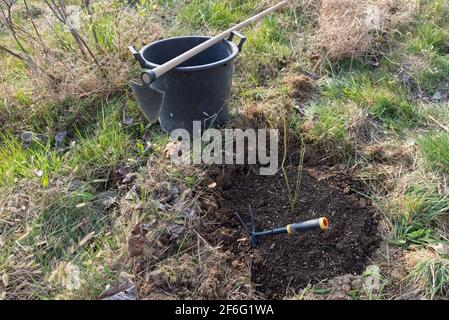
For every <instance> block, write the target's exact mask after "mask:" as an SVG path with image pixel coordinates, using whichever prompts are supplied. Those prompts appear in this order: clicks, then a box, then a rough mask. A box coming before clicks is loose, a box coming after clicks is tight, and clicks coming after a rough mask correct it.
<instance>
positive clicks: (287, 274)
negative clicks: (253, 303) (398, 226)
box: [206, 151, 380, 298]
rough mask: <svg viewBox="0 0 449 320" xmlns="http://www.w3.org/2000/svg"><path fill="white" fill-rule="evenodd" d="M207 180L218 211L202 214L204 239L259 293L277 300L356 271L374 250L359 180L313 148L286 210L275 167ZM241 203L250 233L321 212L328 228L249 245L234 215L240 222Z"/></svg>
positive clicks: (291, 171)
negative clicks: (243, 271)
mask: <svg viewBox="0 0 449 320" xmlns="http://www.w3.org/2000/svg"><path fill="white" fill-rule="evenodd" d="M295 158H296V159H295ZM287 162H288V163H289V165H288V166H286V169H287V175H288V177H289V181H290V184H291V185H292V188H294V184H295V181H296V180H295V179H296V176H297V169H296V168H297V163H298V156H297V155H293V156H292V157H291V158H290V159H288V161H287ZM215 178H216V180H217V181H220V185H219V190H220V196H219V200H218V203H219V208H218V209H217V210H216V212H215V217H212V216H209V218H208V219H209V221H208V222H207V223H206V237H207V239H208V240H209V241H210V242H212V243H214V244H221V245H222V246H223V249H224V250H225V251H226V250H227V251H230V252H232V253H233V254H234V255H235V256H236V260H237V261H244V262H246V263H248V264H249V265H250V266H251V280H252V281H253V283H254V285H255V286H256V288H257V289H258V291H259V293H260V294H261V295H262V297H266V298H282V297H284V296H285V294H286V293H287V292H290V293H291V290H293V291H294V292H298V290H300V289H301V288H304V287H306V286H307V285H308V284H309V283H310V284H314V283H317V282H319V281H321V280H325V279H330V278H333V277H335V276H339V275H344V274H348V273H349V274H359V273H361V272H363V271H364V269H365V267H366V265H367V264H369V263H368V258H369V257H370V256H371V254H372V253H373V252H374V250H375V249H376V248H377V247H378V244H379V241H380V237H379V236H378V233H377V222H376V219H375V218H374V208H373V206H372V204H371V202H370V201H369V200H368V199H366V198H364V197H363V196H362V195H361V193H360V192H362V191H363V186H362V184H361V183H360V182H359V181H357V180H355V179H354V178H352V177H351V176H350V175H349V174H348V172H347V170H346V168H345V166H343V165H332V164H323V163H322V161H320V156H319V155H318V153H315V152H312V151H308V152H307V153H306V156H305V159H304V163H303V171H302V182H301V187H300V193H299V202H298V205H297V208H296V209H295V210H293V211H292V212H290V209H289V207H290V202H289V199H288V194H287V191H286V188H285V179H284V178H283V176H282V174H281V172H279V173H278V174H276V175H274V176H261V175H258V172H257V171H256V170H254V168H252V167H234V168H232V169H226V171H225V173H224V174H223V173H222V174H220V176H218V175H217V176H216V177H215ZM249 205H251V207H252V209H253V211H254V215H255V223H256V229H257V230H262V229H266V228H273V227H278V226H285V225H287V224H289V223H293V222H300V221H304V220H307V219H313V218H318V217H321V216H326V217H328V218H329V221H330V229H329V230H328V231H326V232H320V231H317V232H308V233H304V234H295V235H290V236H289V235H278V236H275V237H272V238H265V239H262V240H261V241H260V243H259V246H258V247H257V248H253V247H251V245H250V244H249V239H248V234H247V233H246V231H245V229H244V228H242V226H241V225H240V223H239V222H238V219H236V217H235V214H234V213H238V214H240V215H241V216H242V218H243V219H244V220H246V222H248V221H249V217H248V213H247V212H248V206H249Z"/></svg>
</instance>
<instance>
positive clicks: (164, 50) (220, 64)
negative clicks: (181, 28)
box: [135, 33, 245, 133]
mask: <svg viewBox="0 0 449 320" xmlns="http://www.w3.org/2000/svg"><path fill="white" fill-rule="evenodd" d="M234 34H238V33H233V34H232V35H234ZM232 35H231V36H230V38H228V39H227V40H223V41H221V42H219V43H217V44H216V45H214V46H212V47H210V48H209V49H206V50H205V51H203V52H201V53H200V54H198V55H196V56H194V57H193V58H191V59H190V60H188V61H186V62H184V63H183V64H181V65H180V66H179V67H177V68H175V69H173V70H171V71H169V72H168V73H167V74H165V75H163V76H162V77H161V78H159V79H157V80H156V81H155V82H154V83H152V84H151V86H152V87H153V88H155V89H157V90H160V91H163V92H164V93H165V96H164V101H163V104H162V109H161V113H160V118H159V121H160V123H161V127H162V129H163V130H164V131H166V132H171V131H173V130H175V129H181V128H182V129H186V130H187V131H189V132H190V133H192V129H193V121H201V122H202V126H201V127H202V129H203V130H204V129H206V128H209V127H217V126H221V125H223V124H224V123H225V122H226V121H227V119H228V104H229V98H230V95H231V85H232V72H233V64H234V59H235V57H236V56H237V54H238V53H239V51H240V50H241V47H242V45H243V42H244V41H245V39H244V38H243V37H242V36H241V35H240V34H238V36H239V37H241V41H240V43H239V45H238V46H237V45H235V44H234V43H233V42H231V40H232ZM208 39H210V37H204V36H187V37H176V38H170V39H165V40H160V41H156V42H153V43H151V44H149V45H146V46H145V47H143V48H142V49H141V50H140V52H138V53H137V54H135V58H136V59H137V60H138V61H139V63H140V65H141V67H142V68H147V69H148V68H149V69H153V68H156V67H157V66H159V65H161V64H163V63H165V62H167V61H169V60H171V59H173V58H175V57H177V56H178V55H180V54H182V53H184V52H186V51H188V50H190V49H192V48H194V47H195V46H197V45H199V44H201V43H202V42H204V41H206V40H208Z"/></svg>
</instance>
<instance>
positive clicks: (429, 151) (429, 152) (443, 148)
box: [417, 132, 449, 173]
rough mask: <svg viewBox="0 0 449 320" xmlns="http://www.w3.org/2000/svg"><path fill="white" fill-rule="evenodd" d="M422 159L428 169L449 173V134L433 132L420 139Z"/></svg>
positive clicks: (419, 145)
mask: <svg viewBox="0 0 449 320" xmlns="http://www.w3.org/2000/svg"><path fill="white" fill-rule="evenodd" d="M417 142H418V147H419V153H420V155H421V158H422V159H423V160H424V162H425V164H426V165H427V167H428V168H430V169H433V170H436V171H441V172H446V173H449V134H448V133H445V132H431V133H428V134H426V135H423V136H421V137H419V138H418V140H417Z"/></svg>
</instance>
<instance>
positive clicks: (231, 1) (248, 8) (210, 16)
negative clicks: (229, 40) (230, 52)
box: [177, 0, 257, 30]
mask: <svg viewBox="0 0 449 320" xmlns="http://www.w3.org/2000/svg"><path fill="white" fill-rule="evenodd" d="M256 4H257V2H256V1H254V0H251V1H245V2H244V3H242V1H238V0H228V1H216V0H193V1H190V2H189V3H188V4H187V5H185V6H183V7H182V8H181V10H180V12H179V14H178V15H177V16H178V19H179V21H180V22H181V23H183V24H186V25H188V26H190V27H191V28H193V29H198V28H200V27H204V26H208V27H212V28H215V29H223V30H224V29H227V28H229V27H230V26H231V25H233V24H236V23H238V22H241V21H243V20H245V19H247V18H249V14H250V13H251V12H252V10H253V8H254V7H255V5H256Z"/></svg>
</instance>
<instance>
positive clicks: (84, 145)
mask: <svg viewBox="0 0 449 320" xmlns="http://www.w3.org/2000/svg"><path fill="white" fill-rule="evenodd" d="M120 116H121V114H120V112H119V110H117V109H115V110H113V111H111V112H109V113H108V112H107V111H106V110H105V109H103V111H102V112H101V114H100V116H99V118H98V127H97V128H96V129H95V130H93V132H91V133H89V134H87V135H83V134H81V133H78V143H77V145H76V146H75V148H74V150H73V153H72V154H70V155H69V160H68V163H69V164H70V166H71V167H72V168H73V169H75V168H77V169H78V170H80V171H79V172H80V173H81V174H82V175H85V176H87V177H89V176H92V175H93V176H95V173H96V172H100V171H102V170H104V169H108V168H112V167H114V166H116V165H118V164H119V163H120V162H122V161H125V160H126V159H127V158H128V157H130V156H131V154H132V142H131V138H130V134H129V133H127V132H126V131H125V129H124V128H123V126H122V124H121V121H120Z"/></svg>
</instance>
